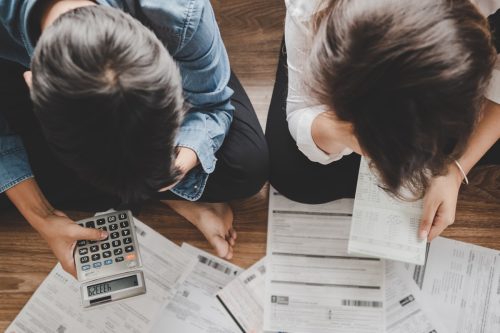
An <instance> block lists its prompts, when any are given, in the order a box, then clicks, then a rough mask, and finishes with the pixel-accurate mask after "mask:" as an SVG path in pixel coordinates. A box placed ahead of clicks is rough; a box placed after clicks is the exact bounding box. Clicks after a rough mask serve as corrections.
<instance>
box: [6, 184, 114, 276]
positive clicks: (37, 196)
mask: <svg viewBox="0 0 500 333" xmlns="http://www.w3.org/2000/svg"><path fill="white" fill-rule="evenodd" d="M6 194H7V196H8V197H9V199H10V200H11V201H12V203H14V205H16V207H17V208H18V209H19V212H21V214H23V216H24V217H25V218H26V220H27V221H28V222H29V223H30V224H31V225H32V226H33V228H35V229H36V230H37V231H38V232H39V233H40V235H42V237H43V238H44V239H45V240H46V241H47V243H48V244H49V246H50V249H51V250H52V252H54V255H55V256H56V257H57V259H58V260H59V261H60V262H61V265H62V267H63V269H64V270H65V271H66V272H68V273H70V274H71V275H73V276H74V277H76V270H75V261H74V259H73V250H74V248H75V244H76V241H77V240H81V239H82V240H83V239H84V240H100V239H104V238H106V237H107V234H106V233H105V232H103V231H101V230H97V229H86V228H82V227H80V226H79V225H78V224H76V223H75V222H73V221H72V220H71V219H70V218H68V217H67V216H66V215H65V214H64V213H63V212H60V211H57V210H55V209H54V208H53V207H52V205H51V204H50V203H49V202H48V201H47V199H46V198H45V196H44V195H43V193H42V191H41V190H40V188H39V187H38V184H37V183H36V181H35V179H34V178H30V179H27V180H25V181H23V182H21V183H19V184H17V185H16V186H14V187H11V188H10V189H8V190H7V191H6Z"/></svg>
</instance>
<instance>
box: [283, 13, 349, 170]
mask: <svg viewBox="0 0 500 333" xmlns="http://www.w3.org/2000/svg"><path fill="white" fill-rule="evenodd" d="M308 32H309V31H308V29H307V27H306V26H305V25H304V24H303V22H298V21H297V20H295V19H294V18H293V17H292V15H291V14H290V12H289V11H287V15H286V19H285V44H286V49H287V65H288V97H287V103H286V113H287V121H288V129H289V131H290V134H291V135H292V137H293V138H294V140H295V142H296V143H297V147H298V149H299V150H300V151H301V152H302V153H303V154H304V155H306V156H307V158H309V159H310V160H311V161H313V162H318V163H321V164H329V163H331V162H333V161H337V160H339V159H341V158H342V156H344V155H348V154H350V153H352V150H350V149H349V148H347V147H345V148H344V149H343V150H342V151H341V152H339V153H337V154H333V155H328V154H326V153H325V152H324V151H322V150H321V149H320V148H318V146H316V144H315V143H314V140H313V138H312V134H311V126H312V123H313V121H314V119H315V118H316V117H317V116H318V115H319V114H320V113H322V112H325V111H326V108H325V107H324V106H322V105H318V104H316V105H315V103H314V102H312V101H311V98H310V96H309V95H308V93H307V92H308V89H307V87H306V86H305V84H304V82H303V81H302V78H303V75H304V67H305V61H306V59H307V58H308V54H309V53H308V52H309V50H310V48H309V46H310V43H311V39H312V38H311V37H312V36H311V35H310V34H309V33H308Z"/></svg>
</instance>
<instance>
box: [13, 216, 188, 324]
mask: <svg viewBox="0 0 500 333" xmlns="http://www.w3.org/2000/svg"><path fill="white" fill-rule="evenodd" d="M134 221H135V226H136V230H137V238H138V242H139V245H140V249H141V257H142V261H143V266H144V267H143V271H144V276H145V278H146V289H147V292H146V294H145V295H141V296H137V297H133V298H130V299H125V300H121V301H118V302H116V303H107V304H103V305H99V306H96V307H95V308H90V309H84V308H83V307H82V306H81V299H80V283H79V282H78V281H77V280H75V279H74V278H73V277H72V276H71V275H69V274H67V273H66V272H64V271H63V269H62V268H61V266H60V264H57V266H56V267H55V268H54V269H53V270H52V271H51V272H50V274H49V275H48V276H47V278H46V279H45V280H44V281H43V282H42V284H41V285H40V287H39V288H38V289H37V290H36V291H35V293H34V294H33V296H32V297H31V299H30V300H29V301H28V303H27V304H26V305H25V306H24V308H23V310H22V311H21V312H20V313H19V315H18V316H17V317H16V319H15V320H14V321H13V322H12V323H11V325H10V326H9V328H7V331H6V332H8V333H14V332H15V333H19V332H30V333H31V332H40V333H53V332H109V333H111V332H113V333H126V332H134V333H143V332H148V331H149V329H150V327H151V325H152V321H153V319H154V317H155V316H156V314H157V312H158V311H159V310H160V309H161V306H162V305H163V304H164V303H165V302H168V300H169V299H171V298H172V297H173V296H174V295H175V290H174V286H176V285H177V284H178V283H179V282H181V281H182V280H183V279H184V278H185V276H186V274H187V273H188V272H189V271H190V270H192V269H193V266H194V264H195V261H194V260H193V259H192V257H191V256H189V255H188V254H186V253H185V252H184V251H182V250H181V248H180V247H178V246H177V245H175V244H174V243H172V242H171V241H169V240H168V239H166V238H165V237H163V236H161V235H160V234H159V233H157V232H156V231H154V230H153V229H151V228H149V227H148V226H147V225H145V224H143V223H142V222H140V221H138V220H136V219H135V220H134Z"/></svg>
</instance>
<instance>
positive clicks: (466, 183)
mask: <svg viewBox="0 0 500 333" xmlns="http://www.w3.org/2000/svg"><path fill="white" fill-rule="evenodd" d="M453 161H454V162H455V164H456V165H457V167H458V170H460V172H461V173H462V176H464V180H463V183H464V184H465V185H469V179H468V178H467V175H466V174H465V171H464V169H463V168H462V166H461V165H460V163H458V161H457V160H453Z"/></svg>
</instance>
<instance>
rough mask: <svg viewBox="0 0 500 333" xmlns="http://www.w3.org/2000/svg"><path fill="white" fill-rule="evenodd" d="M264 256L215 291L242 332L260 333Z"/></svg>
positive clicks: (262, 309) (263, 287)
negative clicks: (222, 287)
mask: <svg viewBox="0 0 500 333" xmlns="http://www.w3.org/2000/svg"><path fill="white" fill-rule="evenodd" d="M265 274H266V258H265V257H264V258H262V259H261V260H259V261H258V262H256V263H255V264H253V265H252V266H251V267H250V268H249V269H247V270H246V271H244V272H243V273H241V274H240V275H239V276H238V277H237V278H236V279H234V280H233V281H231V282H230V283H229V284H228V285H227V286H225V287H224V289H222V290H221V291H219V292H218V293H217V299H219V301H220V302H221V304H222V305H223V306H224V308H225V309H226V311H227V312H228V313H229V315H230V316H231V318H232V319H233V320H234V322H235V323H236V325H238V327H239V328H240V330H241V332H243V333H261V332H262V325H263V323H262V319H263V316H264V291H265V279H264V278H265Z"/></svg>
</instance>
